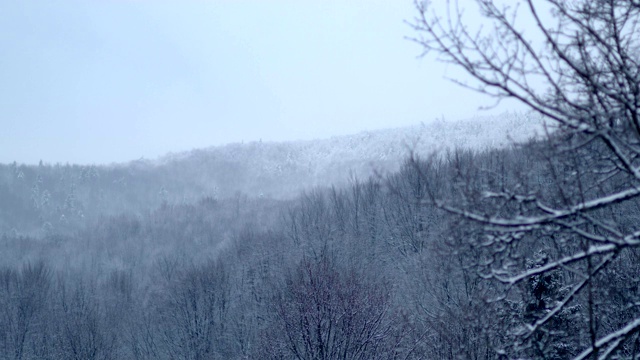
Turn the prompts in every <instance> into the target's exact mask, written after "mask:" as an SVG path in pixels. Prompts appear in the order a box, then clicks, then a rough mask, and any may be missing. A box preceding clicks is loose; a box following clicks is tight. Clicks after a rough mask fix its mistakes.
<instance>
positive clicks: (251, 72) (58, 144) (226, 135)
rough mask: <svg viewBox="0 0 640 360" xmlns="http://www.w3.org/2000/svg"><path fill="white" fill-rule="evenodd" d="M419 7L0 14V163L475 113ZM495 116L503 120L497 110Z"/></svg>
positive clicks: (151, 153) (350, 4)
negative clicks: (430, 47) (418, 18)
mask: <svg viewBox="0 0 640 360" xmlns="http://www.w3.org/2000/svg"><path fill="white" fill-rule="evenodd" d="M414 12H415V10H414V8H413V5H412V0H350V1H345V0H335V1H333V0H322V1H318V0H314V1H311V0H308V1H307V0H291V1H269V0H255V1H248V0H247V1H244V0H233V1H232V0H227V1H222V0H217V1H213V0H212V1H206V0H198V1H196V0H194V1H182V0H180V1H178V0H175V1H153V0H135V1H134V0H131V1H127V0H83V1H69V0H61V1H36V0H21V1H4V2H2V3H1V4H0V49H2V50H1V53H2V55H1V56H0V109H1V111H2V112H1V113H0V126H1V129H2V130H1V131H0V162H4V163H6V162H11V161H14V160H16V161H18V162H26V163H37V162H38V161H39V160H40V159H42V160H44V161H45V162H48V163H55V162H63V163H64V162H71V163H74V162H77V163H110V162H114V161H118V162H119V161H126V160H133V159H137V158H140V157H145V158H156V157H158V156H161V155H163V154H165V153H167V152H179V151H186V150H190V149H193V148H201V147H207V146H211V145H220V144H225V143H230V142H240V141H245V142H247V141H253V140H259V139H262V140H263V141H281V140H296V139H312V138H324V137H329V136H333V135H341V134H350V133H355V132H359V131H363V130H373V129H380V128H389V127H398V126H404V125H410V124H416V123H419V122H421V121H424V122H428V121H431V120H433V119H435V118H439V117H441V116H444V117H445V118H446V119H459V118H467V117H472V116H473V115H474V114H476V113H477V112H478V107H479V106H481V105H487V104H489V103H491V101H490V100H489V99H486V98H483V97H481V96H479V95H476V94H474V93H471V92H469V91H468V90H463V89H461V88H459V87H457V86H456V85H454V84H451V83H449V82H448V81H447V80H445V79H444V76H445V75H448V76H457V75H458V74H457V73H456V72H455V69H453V68H449V69H447V68H446V66H445V65H443V64H439V63H436V62H435V61H434V59H432V58H426V59H418V58H417V56H418V55H419V54H420V50H421V49H420V48H419V47H418V46H417V45H416V44H414V43H412V42H410V41H408V40H406V39H404V37H405V36H411V35H412V30H411V28H410V27H409V26H408V25H406V24H405V23H404V22H403V20H408V19H411V18H412V17H413V16H414ZM503 110H504V109H496V110H493V112H500V111H503Z"/></svg>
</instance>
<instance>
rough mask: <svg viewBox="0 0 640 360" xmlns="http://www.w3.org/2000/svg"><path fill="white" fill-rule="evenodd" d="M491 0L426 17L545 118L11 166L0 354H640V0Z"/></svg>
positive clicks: (427, 45)
mask: <svg viewBox="0 0 640 360" xmlns="http://www.w3.org/2000/svg"><path fill="white" fill-rule="evenodd" d="M475 4H476V5H477V7H479V11H480V13H481V14H482V15H483V17H484V19H485V20H486V23H487V24H488V25H489V26H485V27H484V28H483V30H481V31H480V32H476V31H475V30H473V29H472V28H471V27H467V26H466V25H465V24H466V23H465V19H466V16H467V15H466V13H464V12H463V9H462V8H461V7H457V6H456V4H455V3H451V4H449V12H445V13H440V12H438V10H439V8H432V5H431V4H430V3H429V2H428V1H427V2H422V1H418V2H416V18H415V19H414V20H413V21H411V22H410V24H411V25H412V26H413V28H414V33H413V34H414V36H415V39H414V40H415V41H416V42H417V43H418V44H419V45H421V46H422V47H423V49H424V50H425V52H426V55H427V56H430V55H429V54H433V53H435V54H436V55H437V56H439V58H440V59H441V60H443V61H446V62H449V63H451V64H453V65H454V66H457V67H460V68H462V69H464V70H465V71H466V73H467V74H468V75H469V77H468V78H467V79H464V84H463V85H464V86H467V87H470V88H472V89H475V90H477V91H480V92H483V93H486V94H488V95H490V96H492V97H494V98H495V99H497V100H502V99H512V100H513V99H515V100H517V101H519V102H522V103H524V104H526V105H527V106H528V107H529V108H530V110H531V113H527V114H506V115H504V116H503V118H502V119H501V120H500V119H496V120H495V121H494V122H488V121H487V119H484V121H483V120H481V119H477V121H478V123H479V124H480V123H482V124H485V125H483V126H488V127H489V128H490V127H491V126H492V124H493V126H494V128H501V127H502V128H505V125H504V124H506V128H514V127H520V126H522V127H524V128H527V126H530V127H529V128H527V129H532V128H537V129H538V130H539V131H541V132H540V134H543V135H545V136H544V137H537V138H531V139H529V140H528V141H524V140H526V139H524V138H522V136H524V135H522V134H524V133H511V134H509V136H510V137H511V138H512V139H515V140H519V142H517V143H516V142H513V143H510V145H504V144H507V143H508V142H505V141H504V139H502V138H501V139H498V140H493V141H491V142H487V141H486V140H482V141H480V140H477V139H478V138H482V137H483V136H484V135H483V134H486V131H485V130H483V129H486V128H482V127H481V126H480V125H472V124H473V122H467V123H457V125H447V124H444V123H440V124H439V125H438V124H435V125H434V124H432V125H426V127H421V128H422V129H426V130H424V132H423V133H422V135H423V136H418V137H413V138H412V137H407V136H406V135H407V133H410V134H414V135H415V133H418V132H419V131H418V130H416V129H418V128H414V129H408V130H404V132H403V130H394V131H388V132H379V133H364V134H360V135H354V136H353V137H347V138H334V139H330V140H320V141H314V142H301V143H282V144H268V143H265V144H262V143H261V142H256V143H249V144H233V145H229V146H225V147H219V148H212V149H206V150H195V151H192V152H190V153H185V154H173V155H168V156H167V157H165V158H163V159H160V160H157V161H146V160H139V161H133V162H130V163H126V164H113V165H109V166H106V165H105V166H103V165H95V166H79V165H60V164H55V165H52V164H47V163H40V164H39V165H33V166H32V165H23V164H17V163H13V164H2V165H0V358H2V359H571V358H573V359H637V358H638V357H639V355H640V277H639V275H638V274H640V249H639V245H640V228H639V225H638V221H637V219H638V217H639V216H640V66H639V61H640V59H639V58H638V56H639V55H640V53H639V51H640V33H639V32H640V30H638V28H637V26H638V22H639V21H640V3H639V2H638V1H636V0H581V1H573V2H565V1H556V0H544V1H533V0H528V1H522V2H521V4H520V7H508V6H504V7H503V6H502V5H500V4H499V2H497V1H491V0H478V1H476V2H475ZM434 9H435V10H434ZM475 10H476V7H469V8H468V9H466V10H465V11H467V12H470V11H475ZM516 12H517V16H515V13H516ZM523 19H524V22H521V21H523ZM527 20H528V22H527ZM523 23H524V24H528V27H526V29H525V27H524V25H522V24H523ZM505 119H506V120H505ZM543 122H544V123H545V124H546V127H542V125H541V124H542V123H543ZM430 126H431V127H430ZM474 126H475V127H474ZM478 126H480V127H478ZM438 127H439V128H438ZM469 129H471V130H469ZM527 131H529V130H527ZM545 131H546V133H545ZM496 132H499V131H498V130H496ZM464 133H467V135H460V134H464ZM435 134H440V135H441V136H436V135H435ZM530 134H533V131H531V132H529V133H526V137H528V136H529V135H530ZM500 135H501V136H502V137H503V138H505V139H508V136H507V134H504V133H500ZM430 136H431V137H430ZM474 136H475V137H474ZM518 136H521V137H520V138H518ZM446 137H450V139H449V140H448V141H449V142H447V144H453V145H452V146H449V145H443V143H439V140H438V139H440V138H446ZM425 138H428V141H427V143H426V145H425V141H424V139H425ZM474 138H475V139H476V140H477V142H478V144H477V146H466V147H465V146H463V144H457V142H458V141H464V142H467V143H468V142H469V141H472V140H471V139H474ZM458 139H463V140H458ZM413 140H416V141H413ZM412 141H413V142H412ZM421 141H422V142H421ZM433 143H439V144H440V146H437V145H433ZM455 145H460V146H457V147H456V146H455Z"/></svg>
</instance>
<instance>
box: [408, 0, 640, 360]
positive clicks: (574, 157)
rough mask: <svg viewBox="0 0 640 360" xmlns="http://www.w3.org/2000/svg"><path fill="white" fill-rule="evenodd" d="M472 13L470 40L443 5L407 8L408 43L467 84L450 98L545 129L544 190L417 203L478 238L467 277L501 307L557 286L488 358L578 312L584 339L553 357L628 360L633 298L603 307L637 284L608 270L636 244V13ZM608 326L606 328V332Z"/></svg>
mask: <svg viewBox="0 0 640 360" xmlns="http://www.w3.org/2000/svg"><path fill="white" fill-rule="evenodd" d="M468 3H471V2H465V4H468ZM475 5H477V7H478V10H479V13H480V14H481V15H482V17H483V19H484V20H485V22H486V23H485V24H484V26H483V27H480V28H479V29H477V30H474V29H472V27H471V26H469V25H467V24H469V22H468V18H467V17H466V15H465V10H464V9H463V8H461V6H460V4H459V3H458V2H451V1H448V2H447V11H446V14H445V15H444V16H443V15H441V14H439V13H437V11H435V10H434V8H433V6H432V4H431V2H430V1H416V7H417V10H418V16H417V18H416V19H415V21H414V22H413V23H412V25H413V26H414V28H415V30H416V34H417V37H416V39H415V40H416V41H417V42H418V43H419V44H420V45H422V47H423V48H424V50H425V53H429V52H432V53H436V54H437V55H438V56H439V58H440V59H441V60H442V61H445V62H448V63H452V64H454V65H456V66H458V67H460V68H462V69H463V70H465V71H466V73H467V74H468V75H470V76H471V78H472V81H471V82H466V81H465V82H463V81H459V80H458V81H457V82H458V83H459V84H461V85H462V86H465V87H467V88H470V89H473V90H476V91H478V92H481V93H484V94H487V95H489V96H492V97H493V98H495V99H496V100H497V101H498V102H499V101H501V100H503V99H515V100H517V101H519V102H521V103H523V104H525V105H526V106H528V107H529V108H530V109H531V110H533V111H535V112H537V113H539V114H541V115H542V116H543V117H544V118H546V119H549V120H550V121H552V123H553V124H554V125H555V129H556V130H555V131H554V132H553V134H552V135H551V139H550V140H549V141H548V142H546V143H545V144H544V145H545V146H546V147H548V149H550V151H549V153H550V154H551V155H552V156H549V158H548V160H549V161H548V166H546V168H545V169H546V171H547V172H546V173H545V176H546V177H547V178H549V179H551V183H550V184H548V185H546V186H533V185H532V184H531V183H528V182H527V181H525V182H524V183H519V184H517V185H515V186H512V187H503V186H500V187H495V188H489V187H486V188H484V189H481V190H482V191H480V192H479V193H477V194H470V196H471V198H470V199H469V198H467V197H465V199H469V201H464V204H462V205H461V204H460V203H458V204H456V203H453V202H451V201H448V200H446V199H442V198H439V197H437V196H432V197H431V200H432V201H433V204H435V205H436V206H438V207H440V208H442V209H445V210H447V211H449V212H451V213H454V214H457V215H459V216H461V217H462V218H465V219H467V220H470V221H471V222H474V223H475V224H476V225H478V224H479V225H480V226H481V227H482V229H483V230H484V231H483V232H482V235H481V238H480V239H476V240H475V246H476V247H478V248H483V249H485V250H486V251H485V252H484V256H483V257H481V258H479V259H478V261H477V265H478V268H479V269H480V271H481V272H482V275H483V276H484V277H486V278H490V279H494V280H497V281H498V282H501V283H503V284H504V285H505V293H504V294H505V295H504V299H509V296H510V295H509V291H510V290H513V289H516V288H517V287H522V286H523V284H524V283H527V282H530V281H533V280H531V279H534V278H535V277H536V276H541V275H544V274H547V273H551V272H554V271H562V272H564V273H566V274H567V276H564V277H563V279H564V281H565V283H564V284H563V286H565V287H566V289H565V291H562V292H561V293H562V294H563V296H561V297H560V298H559V299H555V300H554V301H553V302H551V303H547V304H544V306H539V309H538V310H540V311H539V312H538V313H537V315H536V316H533V317H530V318H529V319H527V322H526V324H525V325H524V326H522V327H519V328H518V329H517V330H513V334H514V335H515V336H516V338H517V339H519V340H518V341H516V343H515V345H514V344H505V348H504V349H502V350H504V351H507V350H505V349H508V348H509V347H511V350H514V349H515V348H527V347H529V348H531V346H535V345H534V344H533V343H532V339H535V338H540V336H539V334H540V333H541V332H543V333H545V334H547V335H549V336H551V337H553V336H554V333H553V329H552V328H553V325H552V324H553V322H554V321H555V322H558V317H559V316H561V314H563V313H565V312H566V309H568V307H569V306H572V304H575V303H580V304H583V305H584V306H583V307H582V308H581V309H582V310H581V311H582V314H583V315H584V316H583V317H584V321H585V324H584V325H585V328H586V329H588V331H586V332H585V336H584V338H581V339H579V341H577V343H578V344H579V348H578V349H575V350H567V351H566V352H565V353H564V354H565V356H568V355H570V356H572V357H574V358H576V359H585V358H611V357H613V356H618V357H628V356H631V357H633V358H636V356H637V354H638V349H637V346H638V343H637V341H638V336H639V334H640V312H639V311H637V310H638V306H639V305H638V304H639V302H638V301H637V299H638V294H637V289H635V290H633V289H627V290H625V291H626V292H625V293H624V295H625V299H624V300H621V301H623V302H620V303H615V304H612V303H611V301H610V300H609V299H608V297H607V294H611V292H612V291H614V290H616V288H615V287H612V286H614V284H615V283H620V282H624V281H620V279H623V278H626V277H631V278H635V277H637V272H636V273H635V274H634V273H633V271H635V270H637V267H636V266H630V267H625V266H620V262H621V261H624V259H627V258H634V256H636V255H637V252H638V249H637V248H638V247H639V245H640V225H639V224H638V223H637V221H633V218H634V215H635V216H636V219H637V210H633V209H635V207H636V206H637V203H638V200H639V196H640V29H639V28H638V25H639V21H640V2H639V1H637V0H576V1H564V0H539V1H534V0H522V1H503V2H500V1H496V0H476V1H475ZM473 196H475V197H473ZM532 247H538V248H541V247H550V248H551V249H553V251H550V252H549V259H548V260H547V261H545V263H544V264H541V265H540V266H535V267H529V268H527V266H525V265H524V262H523V261H522V260H521V258H522V255H526V256H531V255H532V252H533V251H534V250H532V249H531V248H532ZM628 264H631V265H633V263H628ZM613 268H615V269H620V270H621V271H619V272H612V271H609V270H610V269H613ZM614 274H615V275H614ZM605 279H606V281H605ZM607 286H608V287H611V288H609V290H607V291H601V290H602V289H603V288H604V287H607ZM525 287H526V286H525ZM612 306H613V307H614V308H613V309H612ZM605 309H607V310H605ZM629 310H632V311H629ZM612 313H615V314H617V316H618V319H619V321H616V322H615V323H616V324H615V325H613V324H612V323H611V322H609V321H608V320H606V316H607V314H612ZM576 336H577V335H576ZM514 351H515V350H514Z"/></svg>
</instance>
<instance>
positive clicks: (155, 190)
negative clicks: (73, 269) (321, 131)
mask: <svg viewBox="0 0 640 360" xmlns="http://www.w3.org/2000/svg"><path fill="white" fill-rule="evenodd" d="M540 124H541V123H540V120H539V119H537V118H535V117H533V116H531V115H527V114H518V113H506V114H503V115H501V116H499V117H478V118H475V119H469V120H464V121H457V122H445V121H435V122H432V123H427V124H421V125H416V126H412V127H404V128H396V129H389V130H378V131H368V132H362V133H360V134H356V135H352V136H337V137H332V138H330V139H320V140H312V141H292V142H282V143H267V142H251V143H246V144H229V145H224V146H216V147H211V148H208V149H198V150H192V151H189V152H184V153H179V154H169V155H167V156H165V157H163V158H160V159H157V160H137V161H131V162H128V163H122V164H114V165H92V166H80V165H69V164H67V165H61V164H55V165H50V164H40V165H38V166H27V165H19V164H16V163H13V164H9V165H0V233H3V232H9V231H12V232H17V233H32V234H33V233H34V232H35V233H43V232H48V231H52V230H54V231H61V230H64V229H74V228H76V226H77V225H79V224H82V223H85V222H86V221H88V220H91V219H98V218H100V217H101V216H103V215H114V214H120V213H123V212H127V213H132V214H141V213H144V212H145V211H148V210H150V209H154V208H156V207H158V206H159V205H161V204H162V203H169V204H175V203H191V202H194V201H197V200H199V199H202V198H205V197H207V198H214V199H216V198H218V199H221V198H232V197H241V196H248V197H270V198H274V199H291V198H293V197H295V196H296V195H297V194H298V193H299V192H300V191H302V190H304V189H309V188H312V187H315V186H330V185H335V186H338V187H340V186H343V185H345V184H347V183H348V181H349V179H351V178H353V177H357V178H360V179H365V178H367V177H369V176H371V175H373V174H376V173H377V174H380V173H385V172H388V171H395V170H397V169H398V168H399V166H400V164H401V163H402V161H403V160H404V159H405V158H406V157H407V156H408V155H409V154H410V153H411V152H413V153H415V154H418V155H423V156H425V155H429V154H432V153H434V152H445V151H448V150H452V149H454V148H467V149H474V150H481V149H484V148H500V147H505V146H509V145H511V144H513V143H514V142H522V141H526V140H527V139H529V138H530V137H532V136H533V135H534V134H536V133H537V134H541V133H542V131H543V129H542V127H541V125H540Z"/></svg>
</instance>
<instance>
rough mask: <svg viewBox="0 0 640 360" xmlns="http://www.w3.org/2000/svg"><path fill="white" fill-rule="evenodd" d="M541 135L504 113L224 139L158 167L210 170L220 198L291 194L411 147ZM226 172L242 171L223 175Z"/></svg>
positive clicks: (475, 145)
mask: <svg viewBox="0 0 640 360" xmlns="http://www.w3.org/2000/svg"><path fill="white" fill-rule="evenodd" d="M542 134H544V128H543V126H542V121H541V119H540V117H538V116H535V115H533V114H523V113H504V114H502V115H500V116H494V117H490V116H485V117H477V118H473V119H467V120H461V121H443V120H436V121H433V122H430V123H426V124H420V125H415V126H410V127H401V128H396V129H386V130H376V131H366V132H362V133H359V134H355V135H350V136H336V137H332V138H329V139H319V140H308V141H291V142H279V143H271V142H250V143H245V144H237V143H236V144H229V145H224V146H217V147H211V148H208V149H202V150H193V151H190V152H186V153H180V154H170V155H167V156H165V157H163V158H161V159H160V160H158V161H157V162H155V164H156V166H160V167H174V166H177V165H179V164H181V167H184V168H185V170H186V169H189V170H190V171H192V172H193V174H192V177H193V178H199V177H201V176H203V175H205V174H208V175H206V176H205V177H206V178H208V179H209V180H213V181H214V182H215V183H216V189H218V190H219V191H221V193H222V194H223V195H224V194H225V193H228V192H229V191H237V190H241V191H243V192H246V193H248V194H251V195H258V194H264V195H269V196H275V197H288V195H290V194H295V193H297V192H298V191H299V190H301V189H305V188H309V187H312V186H328V185H332V184H335V185H341V184H343V183H345V182H346V181H347V180H348V179H349V178H350V177H352V176H357V177H360V178H366V177H368V176H369V175H371V174H373V173H374V172H386V171H393V170H396V169H397V168H398V167H399V166H400V164H401V163H402V161H403V160H404V159H405V158H406V157H407V156H408V155H409V154H410V153H411V152H413V153H415V154H418V155H421V156H426V155H430V154H432V153H434V152H445V151H448V150H453V149H455V148H463V149H473V150H483V149H488V148H502V147H505V146H510V145H512V144H514V143H519V142H524V141H527V140H529V139H530V138H532V137H534V136H536V135H538V136H540V135H542ZM217 170H219V171H217ZM225 172H227V173H229V172H231V173H237V172H239V173H237V174H235V175H236V176H233V177H232V178H228V177H227V176H226V174H225ZM240 173H241V174H240ZM229 182H231V183H229ZM232 185H234V186H232ZM237 187H240V189H238V188H237Z"/></svg>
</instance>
